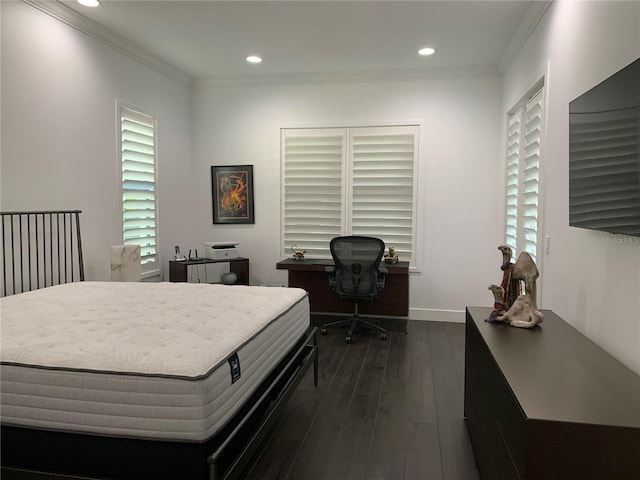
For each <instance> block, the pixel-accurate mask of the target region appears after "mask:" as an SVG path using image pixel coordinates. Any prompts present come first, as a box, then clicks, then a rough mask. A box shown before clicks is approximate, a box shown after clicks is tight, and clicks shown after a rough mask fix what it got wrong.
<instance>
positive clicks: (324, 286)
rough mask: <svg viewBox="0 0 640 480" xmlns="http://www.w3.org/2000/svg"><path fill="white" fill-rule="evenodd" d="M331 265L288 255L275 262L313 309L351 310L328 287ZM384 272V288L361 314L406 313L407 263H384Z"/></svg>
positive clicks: (328, 310)
mask: <svg viewBox="0 0 640 480" xmlns="http://www.w3.org/2000/svg"><path fill="white" fill-rule="evenodd" d="M331 266H333V261H332V260H319V259H315V260H314V259H307V260H294V259H292V258H288V259H285V260H282V261H280V262H278V263H277V264H276V268H277V269H278V270H288V272H289V286H290V287H300V288H304V289H305V290H306V291H307V292H309V303H310V306H311V311H312V312H339V313H353V309H354V307H353V304H352V303H349V302H343V301H341V300H338V296H337V295H336V293H335V292H334V291H332V290H331V288H329V275H328V274H327V273H326V271H325V267H331ZM381 266H383V267H385V268H386V269H387V270H388V271H389V273H388V274H387V278H386V283H385V288H384V289H383V290H382V292H380V296H379V297H378V299H377V300H376V301H375V302H372V303H363V304H361V305H360V308H359V311H360V313H362V314H373V315H392V316H400V317H408V316H409V262H398V263H390V264H389V263H383V264H381Z"/></svg>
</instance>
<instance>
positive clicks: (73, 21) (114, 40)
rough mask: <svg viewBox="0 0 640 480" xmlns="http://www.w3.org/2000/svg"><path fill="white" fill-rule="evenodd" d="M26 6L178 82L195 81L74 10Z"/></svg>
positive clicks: (32, 0)
mask: <svg viewBox="0 0 640 480" xmlns="http://www.w3.org/2000/svg"><path fill="white" fill-rule="evenodd" d="M22 2H23V3H25V4H27V5H29V6H31V7H33V8H35V9H37V10H39V11H41V12H43V13H45V14H47V15H49V16H50V17H52V18H54V19H56V20H58V21H60V22H62V23H64V24H66V25H68V26H70V27H72V28H75V29H76V30H78V31H79V32H82V33H84V34H86V35H88V36H90V37H92V38H94V39H95V40H98V41H99V42H101V43H103V44H104V45H107V46H108V47H111V48H113V49H114V50H116V51H117V52H119V53H121V54H123V55H126V56H127V57H129V58H131V59H133V60H135V61H137V62H138V63H141V64H142V65H144V66H146V67H148V68H151V69H152V70H154V71H156V72H157V73H160V74H161V75H164V76H165V77H168V78H170V79H171V80H174V81H176V82H178V83H181V84H184V85H186V86H190V85H191V83H192V81H193V79H192V78H191V76H189V75H187V74H186V73H184V72H183V71H182V70H180V69H178V68H176V67H174V66H173V65H170V64H169V63H167V62H165V61H164V60H162V59H161V58H160V57H158V56H156V55H154V54H152V53H150V52H148V51H147V50H144V49H142V48H139V47H137V46H135V45H132V44H131V43H130V42H128V41H127V40H126V39H125V38H123V37H122V36H120V35H118V34H116V33H115V32H113V31H111V30H109V29H107V28H105V27H103V26H102V25H99V24H98V23H96V22H94V21H93V20H90V19H89V18H87V17H85V16H84V15H81V14H80V13H78V12H76V11H75V10H73V9H72V8H70V7H68V6H66V5H65V4H63V3H62V2H60V1H58V0H56V1H40V0H22Z"/></svg>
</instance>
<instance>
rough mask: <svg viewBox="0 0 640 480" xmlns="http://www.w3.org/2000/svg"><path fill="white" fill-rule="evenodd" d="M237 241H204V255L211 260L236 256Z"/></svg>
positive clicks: (228, 258)
mask: <svg viewBox="0 0 640 480" xmlns="http://www.w3.org/2000/svg"><path fill="white" fill-rule="evenodd" d="M238 245H240V243H239V242H205V244H204V256H205V257H206V258H209V259H211V260H230V259H232V258H238Z"/></svg>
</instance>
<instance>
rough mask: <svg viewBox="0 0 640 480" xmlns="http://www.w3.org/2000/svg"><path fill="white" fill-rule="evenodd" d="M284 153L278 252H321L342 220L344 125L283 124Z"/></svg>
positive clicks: (336, 233) (323, 253)
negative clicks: (280, 248) (286, 126)
mask: <svg viewBox="0 0 640 480" xmlns="http://www.w3.org/2000/svg"><path fill="white" fill-rule="evenodd" d="M281 140H282V157H283V162H282V163H283V172H282V179H283V180H282V181H283V188H282V193H283V199H282V205H283V214H282V218H283V222H282V223H283V225H282V228H283V253H284V254H285V255H290V254H291V247H292V246H294V245H295V246H296V247H297V248H299V249H304V250H306V252H307V253H306V254H307V256H309V257H318V256H326V255H327V253H328V245H329V242H330V240H331V239H332V238H333V237H336V236H339V235H341V233H342V231H343V225H344V215H343V207H342V205H343V202H344V186H345V181H344V176H343V172H344V170H343V168H344V165H343V159H344V157H345V151H346V150H345V149H346V144H345V131H344V129H285V130H283V131H282V139H281Z"/></svg>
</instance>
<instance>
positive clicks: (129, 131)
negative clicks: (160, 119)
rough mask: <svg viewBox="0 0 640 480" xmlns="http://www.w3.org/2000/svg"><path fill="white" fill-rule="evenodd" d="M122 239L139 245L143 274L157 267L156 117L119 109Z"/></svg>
mask: <svg viewBox="0 0 640 480" xmlns="http://www.w3.org/2000/svg"><path fill="white" fill-rule="evenodd" d="M120 123H121V132H120V133H121V152H122V157H121V158H122V238H123V243H124V244H125V245H140V254H141V263H142V272H143V273H148V272H149V271H152V270H157V268H158V254H157V222H156V133H155V118H154V117H151V116H148V115H145V114H143V113H140V112H136V111H134V110H131V109H129V108H125V107H121V108H120Z"/></svg>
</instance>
